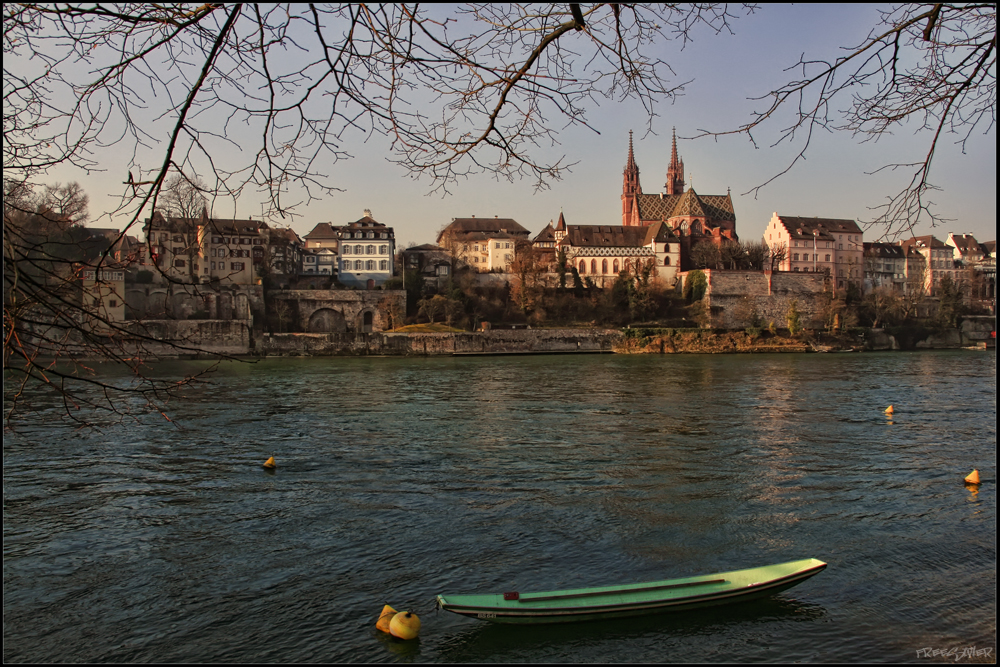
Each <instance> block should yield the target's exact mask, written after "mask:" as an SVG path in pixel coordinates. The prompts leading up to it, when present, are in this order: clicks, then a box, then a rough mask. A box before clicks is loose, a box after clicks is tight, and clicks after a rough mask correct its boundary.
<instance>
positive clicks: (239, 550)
mask: <svg viewBox="0 0 1000 667" xmlns="http://www.w3.org/2000/svg"><path fill="white" fill-rule="evenodd" d="M192 364H193V362H189V363H188V364H187V365H186V366H183V367H182V366H181V365H179V364H178V365H176V366H168V367H165V369H164V370H165V371H166V372H180V371H181V370H183V369H185V368H190V367H192ZM889 404H893V405H894V406H895V408H896V412H895V416H894V417H893V418H892V419H891V420H889V419H886V417H885V416H884V415H883V408H885V406H887V405H889ZM53 410H54V413H55V412H57V410H56V408H55V406H53ZM54 413H53V414H54ZM169 414H170V416H171V418H172V419H173V420H174V421H173V423H170V422H167V421H165V420H164V419H163V418H162V417H160V416H159V415H147V416H146V417H145V418H143V419H141V420H140V423H130V424H126V425H122V426H110V427H107V428H105V429H103V430H102V431H101V432H96V433H95V432H88V431H78V430H73V429H72V428H71V427H70V426H66V425H63V424H62V423H61V422H59V421H57V420H56V419H55V418H54V417H53V418H52V420H51V422H50V423H48V424H44V425H39V424H34V425H31V424H28V425H24V426H23V427H22V428H21V429H20V431H19V432H18V433H16V434H9V433H8V434H6V436H5V438H4V569H3V577H4V649H3V654H4V661H5V662H53V661H55V662H60V661H68V662H307V661H357V662H394V661H417V662H533V661H538V662H570V661H572V662H639V661H653V662H661V661H714V662H721V661H732V662H735V661H739V662H747V661H763V662H769V661H774V662H790V661H805V662H815V661H831V662H832V661H837V662H841V661H908V662H927V661H937V662H940V661H948V662H955V661H956V657H958V658H960V660H959V661H961V662H968V661H970V660H969V659H968V658H966V657H962V652H963V651H964V650H965V649H968V648H971V647H975V649H976V650H978V651H979V656H978V657H977V658H974V661H979V662H984V661H985V662H995V660H996V569H995V567H996V484H995V481H996V465H995V445H996V426H995V423H996V355H995V353H993V352H989V353H985V352H976V351H949V352H919V353H899V352H897V353H865V354H783V355H666V356H620V355H574V356H523V357H468V358H451V357H448V358H419V359H402V358H347V359H344V358H333V359H331V358H323V359H281V360H264V361H260V362H257V363H252V364H248V363H231V364H229V365H226V366H225V367H223V368H222V369H220V370H219V371H217V372H215V373H214V374H213V375H212V376H211V383H210V384H208V385H205V386H201V387H198V388H193V389H190V390H188V391H187V397H186V399H185V400H183V401H173V402H172V403H171V404H170V406H169ZM272 454H273V455H274V456H275V458H276V460H277V463H278V468H277V470H276V471H274V472H273V473H272V472H268V471H266V470H264V469H263V468H262V467H261V463H262V462H263V461H264V460H265V459H266V458H267V457H268V456H270V455H272ZM973 468H978V469H979V470H980V474H981V476H982V478H983V482H984V483H983V484H982V486H980V487H979V488H978V489H977V488H975V487H967V486H966V485H964V484H963V482H962V479H963V478H964V477H965V475H967V474H968V473H969V472H970V471H971V470H972V469H973ZM801 558H818V559H820V560H823V561H826V562H827V563H829V567H828V568H827V569H826V570H825V571H824V572H822V573H821V574H819V575H818V576H816V577H814V578H812V579H809V580H808V581H806V582H804V583H802V584H800V585H799V586H797V587H795V588H792V589H790V590H788V591H785V592H783V593H780V594H779V595H777V596H775V597H773V598H771V599H767V600H763V601H759V602H749V603H744V604H740V605H733V606H729V607H718V608H712V609H707V610H702V611H696V612H687V613H674V614H662V615H657V616H649V617H644V618H639V619H627V620H619V621H606V622H593V623H582V624H570V625H561V626H547V627H517V626H504V625H491V624H488V623H486V622H481V621H475V620H470V619H467V618H463V617H459V616H457V615H453V614H450V613H447V612H437V611H435V609H434V605H433V598H434V595H436V594H438V593H474V592H501V591H505V590H520V591H522V592H528V591H536V590H551V589H557V588H574V587H587V586H597V585H605V584H613V583H626V582H641V581H646V580H654V579H664V578H670V577H680V576H689V575H695V574H707V573H712V572H718V571H726V570H732V569H740V568H743V567H752V566H759V565H765V564H770V563H777V562H782V561H788V560H796V559H801ZM386 602H388V603H390V604H392V605H393V606H394V607H395V608H396V609H400V610H402V609H410V610H413V611H415V612H416V613H417V614H418V615H419V616H420V617H421V619H422V622H423V628H422V630H421V635H420V638H419V639H418V640H415V641H411V642H399V641H394V640H390V639H387V638H386V637H385V636H384V635H382V634H381V633H379V632H378V631H376V630H375V629H374V625H375V620H376V619H377V616H378V613H379V611H380V610H381V608H382V605H383V604H385V603H386ZM922 649H937V650H941V651H948V650H954V651H955V652H953V653H950V654H947V653H939V654H938V655H937V657H934V656H933V654H931V655H930V656H929V657H926V652H925V653H923V654H922V653H920V651H921V650H922ZM983 649H989V652H988V653H987V652H985V651H983Z"/></svg>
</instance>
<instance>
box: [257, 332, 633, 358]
mask: <svg viewBox="0 0 1000 667" xmlns="http://www.w3.org/2000/svg"><path fill="white" fill-rule="evenodd" d="M620 337H621V334H620V333H619V332H618V331H617V330H615V329H527V330H524V329H522V330H512V331H502V330H500V331H497V330H491V331H485V332H471V331H470V332H462V333H370V334H353V333H322V334H264V335H263V337H262V339H261V341H260V343H259V345H258V346H257V349H256V352H255V353H256V354H262V355H265V356H335V355H357V354H362V355H363V354H375V355H403V356H411V355H452V354H459V355H461V354H469V355H472V354H532V353H536V354H538V353H545V354H552V353H560V352H567V353H568V352H573V353H576V352H611V351H612V347H613V346H614V344H615V342H616V341H617V340H618V339H619V338H620Z"/></svg>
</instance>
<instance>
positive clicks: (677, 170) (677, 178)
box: [664, 128, 684, 195]
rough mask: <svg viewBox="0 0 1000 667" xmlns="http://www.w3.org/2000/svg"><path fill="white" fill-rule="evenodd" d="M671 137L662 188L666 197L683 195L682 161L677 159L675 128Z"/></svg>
mask: <svg viewBox="0 0 1000 667" xmlns="http://www.w3.org/2000/svg"><path fill="white" fill-rule="evenodd" d="M673 135H674V137H673V144H672V146H671V148H670V165H669V166H668V167H667V183H666V185H665V186H664V188H665V189H666V191H667V194H668V195H679V194H683V193H684V161H683V160H681V159H680V158H679V157H677V128H674V130H673Z"/></svg>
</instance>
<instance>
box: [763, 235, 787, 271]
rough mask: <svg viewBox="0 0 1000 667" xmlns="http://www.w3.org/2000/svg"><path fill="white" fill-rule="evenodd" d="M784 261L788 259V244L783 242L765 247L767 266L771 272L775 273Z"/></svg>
mask: <svg viewBox="0 0 1000 667" xmlns="http://www.w3.org/2000/svg"><path fill="white" fill-rule="evenodd" d="M786 259H788V244H787V243H785V242H784V241H781V242H780V243H775V244H774V245H770V246H768V247H767V266H769V267H770V269H771V270H772V271H777V270H778V269H779V267H780V266H781V263H782V262H784V261H785V260H786Z"/></svg>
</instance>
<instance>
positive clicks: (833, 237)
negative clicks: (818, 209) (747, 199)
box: [764, 212, 864, 289]
mask: <svg viewBox="0 0 1000 667" xmlns="http://www.w3.org/2000/svg"><path fill="white" fill-rule="evenodd" d="M863 236H864V233H863V232H862V231H861V227H859V226H858V223H856V222H855V221H854V220H843V219H840V218H818V217H813V218H809V217H804V216H792V215H778V213H777V212H775V213H774V214H772V216H771V222H770V223H768V226H767V229H766V230H765V231H764V243H765V244H767V246H768V247H769V248H777V247H781V246H782V245H784V247H785V248H787V253H786V257H785V259H784V260H783V261H782V262H780V263H779V264H778V265H777V267H776V268H777V269H778V270H779V271H793V272H806V273H825V274H826V275H827V276H830V278H831V280H832V284H833V285H834V287H835V288H837V289H844V288H846V287H847V285H848V283H853V284H855V285H858V286H859V287H860V286H861V284H862V281H863V280H864V239H863Z"/></svg>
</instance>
